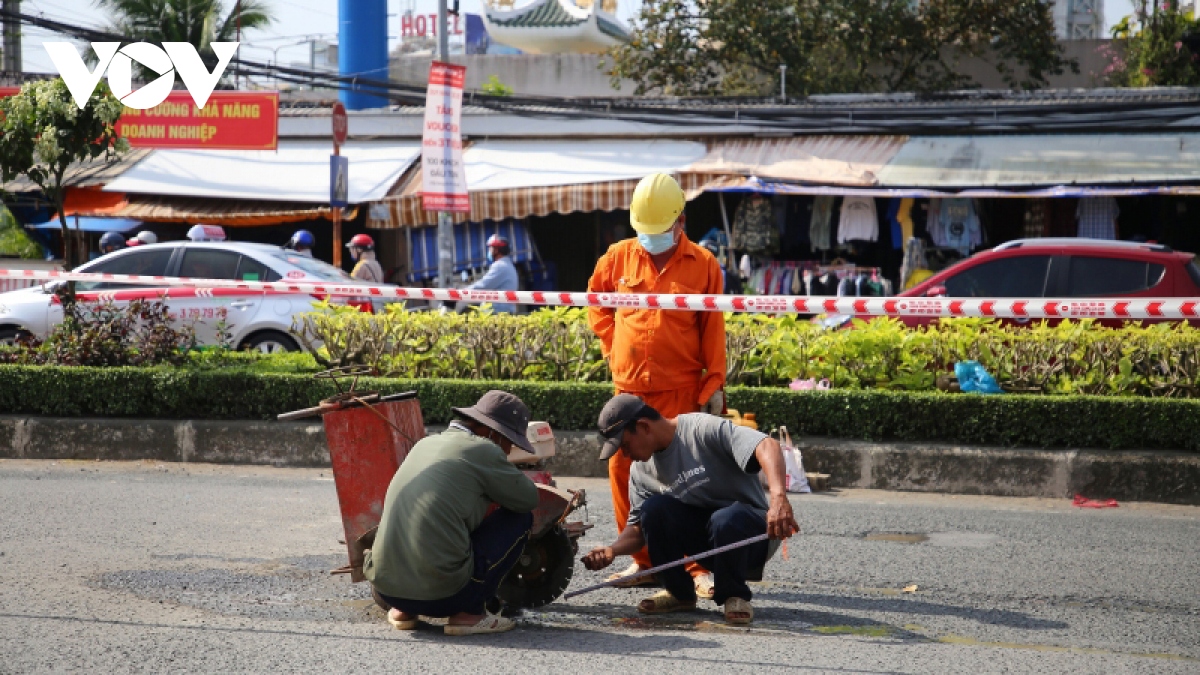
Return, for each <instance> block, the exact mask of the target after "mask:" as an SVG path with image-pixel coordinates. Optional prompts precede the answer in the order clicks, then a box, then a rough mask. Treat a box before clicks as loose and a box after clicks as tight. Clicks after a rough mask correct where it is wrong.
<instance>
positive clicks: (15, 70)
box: [3, 0, 22, 75]
mask: <svg viewBox="0 0 1200 675" xmlns="http://www.w3.org/2000/svg"><path fill="white" fill-rule="evenodd" d="M3 6H4V11H6V12H10V13H12V14H16V13H18V12H20V11H21V0H4V3H3ZM21 70H22V68H21V21H20V19H17V18H16V17H13V16H9V17H6V18H5V19H4V72H6V73H10V74H14V75H15V74H19V73H20V72H21Z"/></svg>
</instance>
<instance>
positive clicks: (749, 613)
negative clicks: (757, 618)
mask: <svg viewBox="0 0 1200 675" xmlns="http://www.w3.org/2000/svg"><path fill="white" fill-rule="evenodd" d="M734 614H737V615H739V616H733V615H734ZM753 620H754V608H753V607H751V606H750V601H749V600H743V599H742V598H729V599H728V600H726V601H725V623H730V624H734V625H740V626H744V625H746V624H748V623H750V622H751V621H753Z"/></svg>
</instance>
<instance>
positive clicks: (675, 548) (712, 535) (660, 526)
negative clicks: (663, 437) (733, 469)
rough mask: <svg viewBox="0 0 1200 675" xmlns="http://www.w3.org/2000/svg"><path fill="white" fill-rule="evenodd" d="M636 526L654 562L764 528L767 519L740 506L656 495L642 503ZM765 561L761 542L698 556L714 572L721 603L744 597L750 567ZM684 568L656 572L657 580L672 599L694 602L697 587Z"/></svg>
mask: <svg viewBox="0 0 1200 675" xmlns="http://www.w3.org/2000/svg"><path fill="white" fill-rule="evenodd" d="M641 526H642V534H643V535H644V536H645V537H646V548H647V549H648V550H649V552H650V562H651V563H653V564H654V565H655V566H658V565H663V564H666V563H669V562H674V561H676V560H679V559H680V558H683V557H684V556H687V555H695V554H697V553H703V552H705V551H709V550H712V549H714V548H716V547H718V546H724V545H726V544H732V543H735V542H738V541H741V540H743V539H748V538H750V537H753V536H755V535H759V534H763V533H764V532H766V531H767V521H766V519H765V518H763V517H762V516H760V515H758V513H757V512H756V511H755V510H754V509H752V508H750V507H749V506H746V505H745V504H733V505H732V506H726V507H725V508H722V509H715V510H714V509H705V508H701V507H698V506H689V505H687V504H684V503H683V502H681V501H679V500H678V499H675V498H674V497H671V496H668V495H655V496H653V497H651V498H649V499H647V500H646V501H645V503H643V504H642V512H641ZM766 562H767V542H766V541H760V542H755V543H753V544H751V545H749V546H743V547H741V548H738V549H734V550H732V551H728V552H725V553H721V554H719V555H715V556H712V557H710V558H704V559H703V560H701V561H700V564H702V565H704V566H705V567H707V568H708V569H710V570H712V573H713V602H715V603H717V604H718V605H723V604H725V601H726V600H728V599H729V598H741V599H743V600H749V599H750V596H751V593H750V587H749V586H748V585H747V584H746V579H747V576H748V574H749V573H750V571H751V570H759V569H762V567H763V565H765V564H766ZM684 567H685V566H683V565H680V566H679V567H672V568H671V569H669V570H664V571H662V572H659V573H658V580H659V581H661V582H662V585H663V586H664V587H665V588H666V589H667V590H668V591H670V592H671V595H673V596H675V597H676V598H677V599H679V600H682V601H684V602H692V601H695V600H696V587H695V584H694V582H693V581H692V576H691V575H690V574H688V572H687V570H686V569H685V568H684Z"/></svg>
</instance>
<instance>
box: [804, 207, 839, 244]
mask: <svg viewBox="0 0 1200 675" xmlns="http://www.w3.org/2000/svg"><path fill="white" fill-rule="evenodd" d="M832 219H833V197H829V196H826V195H818V196H817V197H815V198H814V199H813V212H812V220H811V221H809V224H808V238H809V241H810V242H811V246H812V250H813V251H814V252H816V251H828V250H829V249H831V248H833V241H832V239H833V237H832V236H831V235H832V232H831V230H830V225H831V223H832Z"/></svg>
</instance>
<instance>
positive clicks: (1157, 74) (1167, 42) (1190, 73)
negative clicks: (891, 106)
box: [1100, 5, 1200, 87]
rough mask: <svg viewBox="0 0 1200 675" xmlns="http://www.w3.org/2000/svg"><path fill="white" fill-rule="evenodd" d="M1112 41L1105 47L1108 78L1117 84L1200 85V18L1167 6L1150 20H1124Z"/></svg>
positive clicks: (1108, 81)
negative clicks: (1198, 19) (1199, 19)
mask: <svg viewBox="0 0 1200 675" xmlns="http://www.w3.org/2000/svg"><path fill="white" fill-rule="evenodd" d="M1112 36H1113V40H1112V43H1111V44H1109V45H1105V46H1103V47H1101V48H1100V49H1101V50H1102V53H1103V54H1104V55H1105V57H1106V58H1107V59H1108V65H1107V66H1105V68H1104V78H1105V80H1106V81H1107V83H1108V84H1109V85H1111V86H1116V87H1195V86H1198V85H1200V21H1197V20H1194V19H1191V18H1189V17H1188V16H1186V15H1185V14H1184V13H1183V12H1180V11H1179V9H1178V8H1177V7H1171V6H1169V5H1168V6H1167V7H1166V8H1164V9H1161V10H1157V11H1154V12H1153V13H1152V14H1150V16H1148V17H1147V18H1146V20H1144V21H1141V22H1137V21H1135V20H1133V17H1128V16H1127V17H1125V18H1123V19H1121V21H1119V22H1118V23H1117V24H1116V25H1115V26H1113V28H1112Z"/></svg>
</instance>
